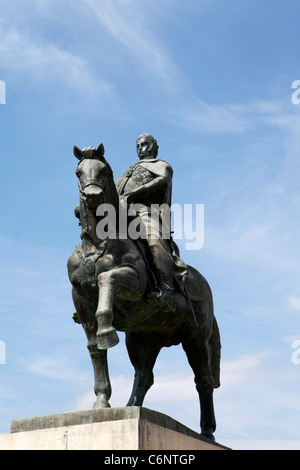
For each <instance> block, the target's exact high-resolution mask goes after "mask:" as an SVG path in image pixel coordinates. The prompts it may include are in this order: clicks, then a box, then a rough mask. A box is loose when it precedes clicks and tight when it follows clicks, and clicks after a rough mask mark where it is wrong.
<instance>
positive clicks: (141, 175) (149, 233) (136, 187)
mask: <svg viewBox="0 0 300 470" xmlns="http://www.w3.org/2000/svg"><path fill="white" fill-rule="evenodd" d="M136 148H137V154H138V157H139V159H140V160H139V161H138V162H137V163H135V164H134V165H132V166H131V167H130V168H129V169H128V170H127V171H126V172H125V173H124V175H123V176H121V177H120V178H119V179H118V181H117V182H116V188H117V191H118V195H119V197H120V201H121V203H122V201H124V202H126V204H127V206H128V208H129V211H130V206H132V204H140V205H141V206H142V207H141V209H140V210H138V211H137V215H138V216H139V220H140V221H141V224H144V227H145V233H146V241H147V245H148V247H149V250H150V253H151V258H152V263H151V264H152V266H151V267H152V270H153V273H154V276H155V278H156V284H157V285H156V287H155V288H154V289H153V291H152V292H151V293H150V295H149V298H150V299H154V300H155V299H156V298H158V299H159V301H160V302H163V303H164V304H165V305H166V308H168V309H169V310H171V311H175V300H174V287H173V258H172V255H171V250H170V245H169V240H167V239H166V238H170V233H169V237H165V236H164V238H163V236H162V218H161V217H160V215H159V214H157V213H156V212H155V208H154V207H153V205H159V206H160V205H162V204H166V205H167V207H169V208H171V194H172V176H173V170H172V167H171V165H169V164H168V163H167V162H165V161H163V160H160V159H157V158H156V157H157V154H158V145H157V141H156V140H155V139H154V137H152V136H151V135H149V134H145V133H144V134H141V135H140V136H139V137H138V138H137V141H136ZM129 213H130V212H129Z"/></svg>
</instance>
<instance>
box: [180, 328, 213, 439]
mask: <svg viewBox="0 0 300 470" xmlns="http://www.w3.org/2000/svg"><path fill="white" fill-rule="evenodd" d="M201 333H202V334H199V329H198V331H193V332H192V331H190V334H188V335H186V336H185V338H184V339H183V340H182V346H183V349H184V351H185V353H186V355H187V358H188V361H189V364H190V366H191V367H192V369H193V372H194V375H195V384H196V389H197V392H198V394H199V400H200V410H201V420H200V427H201V434H202V435H203V436H205V437H208V438H209V439H211V440H213V441H214V440H215V439H214V436H213V433H214V432H215V430H216V419H215V413H214V405H213V383H214V381H213V375H212V370H211V363H210V358H211V351H210V345H209V342H208V340H207V339H206V338H205V337H204V336H206V335H204V334H203V331H201Z"/></svg>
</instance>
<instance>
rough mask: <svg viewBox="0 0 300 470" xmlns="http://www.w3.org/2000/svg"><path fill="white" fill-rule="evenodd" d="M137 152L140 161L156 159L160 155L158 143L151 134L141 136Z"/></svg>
mask: <svg viewBox="0 0 300 470" xmlns="http://www.w3.org/2000/svg"><path fill="white" fill-rule="evenodd" d="M136 150H137V154H138V156H139V158H140V160H143V159H144V158H156V157H157V153H158V145H157V141H156V139H154V137H152V135H150V134H146V133H144V134H141V135H139V136H138V138H137V139H136Z"/></svg>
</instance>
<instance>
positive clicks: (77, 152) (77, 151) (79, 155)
mask: <svg viewBox="0 0 300 470" xmlns="http://www.w3.org/2000/svg"><path fill="white" fill-rule="evenodd" d="M73 153H74V155H75V157H76V158H78V160H81V159H82V156H83V154H82V150H80V149H79V148H78V147H77V146H76V145H74V147H73Z"/></svg>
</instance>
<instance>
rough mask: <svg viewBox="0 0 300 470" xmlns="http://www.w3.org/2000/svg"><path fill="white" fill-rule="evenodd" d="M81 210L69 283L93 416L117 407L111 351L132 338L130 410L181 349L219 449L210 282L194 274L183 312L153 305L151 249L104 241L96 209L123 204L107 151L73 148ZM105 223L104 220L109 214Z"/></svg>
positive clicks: (208, 433) (181, 299)
mask: <svg viewBox="0 0 300 470" xmlns="http://www.w3.org/2000/svg"><path fill="white" fill-rule="evenodd" d="M74 155H75V156H76V158H77V159H79V163H78V165H77V168H76V175H77V179H78V186H79V194H80V204H79V207H78V209H77V214H76V215H77V217H78V218H79V219H80V222H79V225H81V229H82V232H81V242H80V243H79V245H78V246H77V247H76V249H75V251H74V253H73V254H72V255H71V256H70V258H69V260H68V276H69V279H70V282H71V284H72V297H73V302H74V305H75V309H76V312H75V314H74V315H75V317H73V318H74V320H75V321H76V322H78V323H80V324H81V325H82V327H83V329H84V331H85V334H86V337H87V348H88V350H89V354H90V357H91V361H92V364H93V368H94V391H95V395H96V401H95V403H94V405H93V408H107V407H110V405H109V399H110V396H111V384H110V379H109V372H108V363H107V350H108V349H109V348H110V347H113V346H114V345H116V344H117V343H118V341H119V338H118V335H117V330H118V331H123V332H125V337H126V347H127V351H128V354H129V357H130V360H131V363H132V365H133V367H134V369H135V375H134V383H133V389H132V393H131V396H130V398H129V401H128V403H127V406H142V404H143V401H144V398H145V395H146V393H147V391H148V390H149V388H150V387H151V386H152V385H153V383H154V376H153V367H154V364H155V361H156V358H157V356H158V354H159V352H160V350H161V348H162V347H164V346H171V345H178V344H179V343H181V345H182V347H183V349H184V351H185V353H186V355H187V359H188V362H189V364H190V366H191V368H192V370H193V373H194V380H195V384H196V390H197V392H198V394H199V400H200V413H201V420H200V427H201V434H202V435H203V436H205V437H207V438H209V439H211V440H213V441H214V436H213V433H214V431H215V428H216V420H215V415H214V406H213V389H214V388H217V387H219V386H220V383H219V375H220V349H221V345H220V335H219V329H218V325H217V321H216V319H215V316H214V312H213V299H212V293H211V289H210V287H209V284H208V283H207V281H206V279H205V278H204V277H203V276H202V275H201V274H200V273H199V272H198V271H197V270H196V269H194V268H192V267H191V266H188V278H187V292H186V295H185V293H184V292H180V291H176V293H175V296H176V301H177V302H176V303H177V307H176V311H175V312H171V311H166V309H165V308H164V305H161V306H160V305H159V302H158V303H156V304H153V303H151V302H148V301H147V293H148V292H149V291H151V288H153V282H154V281H153V277H152V276H151V272H150V269H149V263H148V262H147V248H146V247H145V246H143V244H142V243H139V242H138V240H133V239H130V238H124V237H123V238H121V237H120V236H118V229H119V228H118V223H117V226H116V233H117V235H116V236H115V237H107V236H106V237H104V236H102V237H100V238H99V237H98V235H99V233H97V232H99V231H97V224H98V223H99V220H100V218H101V216H99V215H97V213H98V211H97V208H98V207H99V206H100V205H102V204H110V205H111V206H112V207H114V209H115V211H116V220H118V214H119V197H118V194H117V190H116V186H115V183H114V179H113V172H112V170H111V167H110V165H109V164H108V162H107V161H106V159H105V157H104V147H103V144H100V145H99V146H98V148H93V147H86V148H84V149H83V150H80V149H79V148H78V147H76V146H74ZM102 216H103V214H102Z"/></svg>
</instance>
